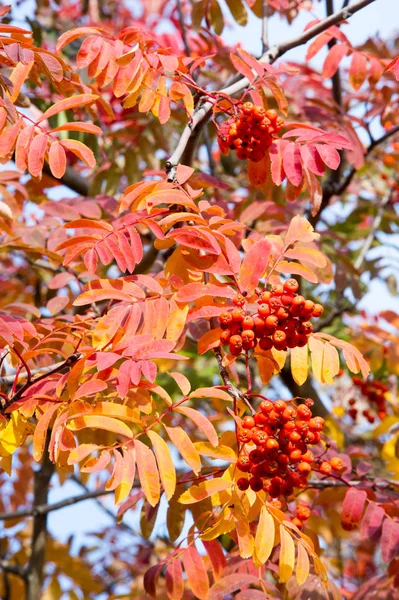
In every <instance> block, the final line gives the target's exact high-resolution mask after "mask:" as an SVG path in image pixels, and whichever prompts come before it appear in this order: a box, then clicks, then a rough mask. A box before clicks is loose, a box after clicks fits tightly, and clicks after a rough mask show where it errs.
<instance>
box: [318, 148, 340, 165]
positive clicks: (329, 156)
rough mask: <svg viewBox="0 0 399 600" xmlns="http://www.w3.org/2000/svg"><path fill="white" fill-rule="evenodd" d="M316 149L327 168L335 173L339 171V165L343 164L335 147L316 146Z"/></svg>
mask: <svg viewBox="0 0 399 600" xmlns="http://www.w3.org/2000/svg"><path fill="white" fill-rule="evenodd" d="M315 148H317V152H318V153H319V155H320V157H321V159H322V161H323V162H324V163H325V164H326V165H327V167H329V168H330V169H332V170H333V171H335V170H336V169H338V167H339V163H340V162H341V157H340V155H339V152H338V150H336V148H334V147H333V146H328V144H315Z"/></svg>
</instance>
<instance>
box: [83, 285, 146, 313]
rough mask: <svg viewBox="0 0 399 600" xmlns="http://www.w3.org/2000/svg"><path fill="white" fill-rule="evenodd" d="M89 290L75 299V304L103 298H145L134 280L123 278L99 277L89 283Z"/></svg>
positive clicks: (127, 300) (88, 302)
mask: <svg viewBox="0 0 399 600" xmlns="http://www.w3.org/2000/svg"><path fill="white" fill-rule="evenodd" d="M88 287H89V290H88V291H87V292H83V294H81V295H80V296H78V298H77V299H76V300H75V301H74V303H73V304H74V306H84V305H85V304H91V303H92V302H101V301H102V300H121V301H125V302H134V301H135V299H137V298H139V299H144V297H145V294H144V292H143V290H142V289H141V288H140V287H139V286H138V285H136V284H135V283H133V282H129V281H124V280H122V279H109V280H108V279H98V280H95V281H92V282H90V284H88Z"/></svg>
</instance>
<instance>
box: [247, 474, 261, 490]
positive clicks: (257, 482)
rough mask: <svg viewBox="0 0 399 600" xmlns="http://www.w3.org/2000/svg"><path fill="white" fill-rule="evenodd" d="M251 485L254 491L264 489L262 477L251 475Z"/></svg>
mask: <svg viewBox="0 0 399 600" xmlns="http://www.w3.org/2000/svg"><path fill="white" fill-rule="evenodd" d="M249 485H250V487H251V490H253V491H254V492H260V491H261V489H263V481H262V479H261V478H260V477H251V479H250V480H249Z"/></svg>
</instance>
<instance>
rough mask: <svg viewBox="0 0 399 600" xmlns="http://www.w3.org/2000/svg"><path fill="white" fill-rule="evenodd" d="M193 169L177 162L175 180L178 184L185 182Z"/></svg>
mask: <svg viewBox="0 0 399 600" xmlns="http://www.w3.org/2000/svg"><path fill="white" fill-rule="evenodd" d="M194 171H195V169H193V168H192V167H187V166H186V165H182V164H180V163H179V164H178V165H177V169H176V180H177V182H178V183H179V184H180V185H183V183H186V181H187V180H188V179H190V177H191V175H192V174H193V173H194Z"/></svg>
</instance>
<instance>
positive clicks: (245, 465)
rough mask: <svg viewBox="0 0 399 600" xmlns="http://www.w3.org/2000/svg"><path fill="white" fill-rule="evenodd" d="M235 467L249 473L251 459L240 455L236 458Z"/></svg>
mask: <svg viewBox="0 0 399 600" xmlns="http://www.w3.org/2000/svg"><path fill="white" fill-rule="evenodd" d="M237 469H239V470H240V471H242V472H243V473H249V471H250V469H251V461H250V460H249V457H248V456H240V458H239V459H238V460H237Z"/></svg>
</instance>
